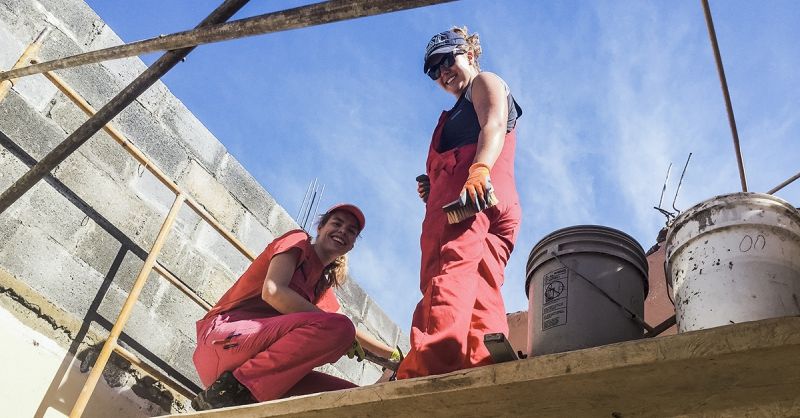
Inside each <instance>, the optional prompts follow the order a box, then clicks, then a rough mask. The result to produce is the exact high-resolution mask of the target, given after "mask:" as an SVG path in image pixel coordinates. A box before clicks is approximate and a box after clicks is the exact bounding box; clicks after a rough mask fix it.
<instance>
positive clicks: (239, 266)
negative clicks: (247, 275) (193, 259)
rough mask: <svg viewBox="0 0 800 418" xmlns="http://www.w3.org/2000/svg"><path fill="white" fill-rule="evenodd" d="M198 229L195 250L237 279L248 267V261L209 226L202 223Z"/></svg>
mask: <svg viewBox="0 0 800 418" xmlns="http://www.w3.org/2000/svg"><path fill="white" fill-rule="evenodd" d="M198 229H199V230H200V232H199V233H198V234H197V236H196V238H195V242H196V244H197V247H196V248H197V250H198V251H199V252H200V253H201V254H202V255H203V256H205V257H206V258H207V259H208V260H213V261H214V262H216V263H218V264H220V265H221V266H225V268H227V269H228V270H229V271H230V272H231V273H232V274H233V275H235V276H237V277H238V276H239V275H241V274H242V273H243V272H244V270H245V269H246V268H247V266H249V265H250V260H248V259H247V257H245V256H244V255H243V254H242V253H241V252H239V250H237V249H236V248H235V247H234V246H233V245H231V244H230V243H229V242H228V241H227V240H226V239H225V238H223V237H222V235H220V234H219V233H218V232H217V231H216V230H214V229H213V228H211V226H209V225H208V224H205V223H204V224H201V226H200V228H198Z"/></svg>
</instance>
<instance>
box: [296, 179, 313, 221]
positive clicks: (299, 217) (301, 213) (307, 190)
mask: <svg viewBox="0 0 800 418" xmlns="http://www.w3.org/2000/svg"><path fill="white" fill-rule="evenodd" d="M310 192H311V183H308V187H306V194H305V195H303V201H302V202H300V210H298V211H297V216H295V218H294V220H295V222H297V224H298V225H299V224H300V219H301V217H302V216H303V208H304V207H305V206H306V199H308V195H309V193H310Z"/></svg>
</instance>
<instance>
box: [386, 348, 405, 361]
mask: <svg viewBox="0 0 800 418" xmlns="http://www.w3.org/2000/svg"><path fill="white" fill-rule="evenodd" d="M402 359H403V352H402V351H400V347H397V348H395V349H394V351H392V355H391V356H389V360H390V361H393V362H395V363H399V362H400V360H402Z"/></svg>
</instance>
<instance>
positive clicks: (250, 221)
mask: <svg viewBox="0 0 800 418" xmlns="http://www.w3.org/2000/svg"><path fill="white" fill-rule="evenodd" d="M236 236H237V238H239V240H240V241H241V242H242V243H243V244H244V245H245V247H247V249H248V250H250V251H251V252H252V253H253V254H256V255H258V254H261V252H262V251H264V249H265V248H267V245H269V243H270V242H272V240H274V239H275V236H274V235H272V232H270V231H269V230H268V229H267V228H265V227H264V225H261V223H260V222H258V220H257V219H255V217H253V215H252V214H251V213H250V212H245V213H244V214H243V215H242V217H241V218H239V222H237V224H236Z"/></svg>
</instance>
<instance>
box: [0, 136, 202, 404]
mask: <svg viewBox="0 0 800 418" xmlns="http://www.w3.org/2000/svg"><path fill="white" fill-rule="evenodd" d="M0 145H2V146H3V147H4V148H5V149H6V150H8V151H9V152H10V153H11V154H12V155H14V156H15V157H16V158H18V159H19V160H20V161H22V162H23V163H24V164H25V165H27V166H28V167H32V166H33V165H35V164H36V162H37V161H36V160H35V159H34V158H33V157H32V156H31V155H30V154H28V153H27V152H25V150H23V149H22V148H21V147H19V146H18V145H17V144H16V143H15V142H14V141H13V140H11V139H10V138H9V137H8V136H6V135H5V134H3V133H2V132H0ZM44 179H45V182H47V184H49V185H50V186H51V187H52V188H53V189H54V190H56V191H58V193H60V194H61V195H62V196H64V197H65V198H66V199H67V200H69V202H71V203H72V204H74V205H75V207H77V208H78V209H79V210H81V211H82V212H83V213H84V214H85V215H86V216H87V217H88V218H89V219H91V220H92V221H94V222H95V223H96V224H97V225H98V226H100V227H101V228H102V229H103V230H104V231H105V232H107V233H108V234H109V235H110V236H112V237H113V238H114V239H115V240H116V241H118V242H119V244H120V250H119V252H118V253H117V255H116V257H115V258H114V261H113V262H112V264H111V266H110V268H109V269H108V272H107V273H106V275H105V277H104V279H103V282H102V284H101V285H100V287H99V289H98V291H97V293H96V294H95V296H94V299H93V300H92V302H91V304H90V306H89V307H88V309H87V312H86V315H85V316H84V317H83V320H82V323H81V327H80V329H79V330H78V331H77V332H76V333H75V334H74V335H72V343H71V344H70V346H69V348H68V354H67V356H65V358H64V360H63V361H62V363H61V365H60V367H59V368H58V371H57V372H56V374H55V376H54V377H53V380H52V382H51V383H50V386H49V388H48V390H47V393H46V395H45V397H44V399H43V400H42V403H41V404H40V405H39V408H38V409H37V411H36V414H35V417H37V418H39V417H43V416H44V414H45V412H46V411H47V410H48V408H54V409H56V410H58V411H60V412H63V413H64V414H65V415H66V414H68V413H69V410H70V409H71V408H72V405H71V403H70V404H69V405H66V404H65V402H66V403H69V400H74V399H77V395H78V394H77V393H74V394H72V393H69V394H68V393H62V392H61V388H62V387H68V386H70V385H67V384H62V380H64V379H65V378H66V380H67V381H69V380H72V379H73V377H72V376H69V375H68V373H70V370H71V369H72V368H71V367H70V365H71V363H72V355H74V354H76V353H78V352H79V349H80V347H81V345H82V344H84V343H85V339H86V336H87V334H88V332H89V328H90V326H91V324H92V322H95V323H97V324H98V325H100V326H101V327H103V328H104V329H106V330H107V331H110V330H111V328H112V327H113V323H112V322H111V321H109V320H108V319H106V318H104V317H103V316H102V315H100V314H99V312H98V309H99V307H100V305H101V303H102V301H103V299H104V298H105V297H106V295H107V293H108V290H109V288H110V287H111V284H112V282H113V281H114V278H115V277H116V276H117V273H118V272H119V269H120V266H121V265H122V262H123V259H124V258H125V256H126V255H127V254H128V253H129V252H130V253H132V254H133V255H135V256H136V257H137V258H139V259H141V260H142V261H144V259H145V258H146V257H147V251H145V250H144V249H142V248H141V247H139V246H138V245H137V244H136V243H134V242H133V241H132V240H131V239H130V238H128V237H127V236H126V235H125V234H124V233H123V232H122V231H121V230H119V228H117V227H116V226H114V225H113V224H112V223H111V222H110V221H109V220H108V219H106V218H105V217H103V216H102V215H101V214H100V213H98V212H97V211H96V210H94V209H93V208H92V207H90V206H89V204H88V203H87V202H86V201H84V200H83V199H81V198H80V197H79V196H78V195H77V194H75V193H74V192H73V191H72V190H70V189H69V188H68V187H67V186H66V185H65V184H64V183H62V182H61V181H59V180H58V179H56V178H55V177H53V176H52V175H51V174H48V175H47V176H45V178H44ZM120 343H121V344H122V345H124V346H126V348H127V347H130V348H131V349H132V350H133V351H135V352H136V353H137V354H138V355H139V356H141V357H142V358H144V359H146V360H147V361H148V362H149V363H151V364H153V365H155V366H156V367H157V368H160V369H161V370H163V371H164V372H166V373H167V374H168V375H170V376H171V377H172V378H174V379H175V380H177V381H178V382H180V383H181V384H182V385H184V386H185V387H186V388H188V389H189V390H192V391H194V392H197V391H199V390H200V388H199V387H198V386H197V385H196V384H195V383H194V382H193V381H192V380H191V379H190V378H188V377H186V376H184V375H183V374H181V373H180V372H178V371H177V370H175V369H174V368H173V367H171V366H170V365H169V364H168V363H167V362H166V361H164V360H163V359H161V358H159V357H158V356H156V355H155V354H154V353H152V352H151V351H149V350H148V349H146V348H145V347H144V346H142V345H141V344H140V343H138V342H137V341H135V340H134V339H133V338H131V337H130V336H129V335H127V334H125V333H123V334H122V335H121V336H120ZM98 350H99V349H98ZM91 352H92V348H89V349H88V350H84V351H82V352H81V353H80V354H79V355H78V357H79V359H80V358H83V359H84V361H83V362H82V364H81V372H83V373H86V372H88V370H89V369H90V368H91V365H92V364H93V363H94V358H96V355H95V356H94V357H93V356H91V355H90V353H91ZM70 354H72V355H70ZM114 357H117V356H113V357H112V358H114ZM86 360H88V361H86ZM119 361H123V360H121V359H120V360H119ZM128 366H129V365H128ZM128 366H125V367H123V368H122V369H126V368H129V367H128ZM117 370H121V369H120V368H119V366H117ZM104 378H105V379H106V382H107V383H108V384H109V385H110V386H112V387H115V386H114V385H115V384H117V383H119V382H120V379H119V378H114V377H113V372H112V373H111V375H109V374H106V373H104ZM75 379H78V378H77V377H75ZM83 380H85V379H83ZM147 382H148V381H147V380H145V379H140V380H138V381H137V382H136V384H135V385H134V387H137V385H139V387H138V388H137V389H134V392H135V393H136V394H137V395H139V396H140V397H143V398H145V399H148V400H150V401H151V402H153V403H155V404H158V405H159V406H161V407H162V409H164V411H165V412H170V405H171V404H172V399H171V393H170V392H168V391H164V390H158V389H153V388H149V389H145V388H144V387H142V385H146V384H147ZM152 382H153V383H155V381H152ZM119 384H120V385H121V383H119ZM143 395H144V396H143ZM166 397H168V398H169V401H167V398H166ZM165 407H166V408H165Z"/></svg>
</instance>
